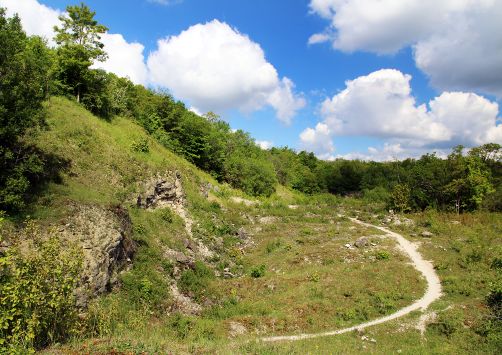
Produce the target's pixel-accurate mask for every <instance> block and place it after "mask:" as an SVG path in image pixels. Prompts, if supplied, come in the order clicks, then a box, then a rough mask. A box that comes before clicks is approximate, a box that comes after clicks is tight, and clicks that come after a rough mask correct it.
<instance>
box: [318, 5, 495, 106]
mask: <svg viewBox="0 0 502 355" xmlns="http://www.w3.org/2000/svg"><path fill="white" fill-rule="evenodd" d="M310 8H311V11H312V12H313V13H315V14H318V15H319V16H322V17H324V18H326V19H328V20H330V27H329V30H330V31H334V32H333V33H334V34H333V35H331V40H332V43H333V46H334V48H336V49H339V50H342V51H346V52H352V51H357V50H362V51H370V52H375V53H378V54H389V53H394V52H396V51H398V50H399V49H401V48H403V47H405V46H409V45H411V46H413V49H414V58H415V61H416V64H417V66H418V67H419V68H420V69H421V70H423V71H424V72H425V73H426V74H427V75H428V76H429V77H430V79H431V82H432V84H433V85H434V86H435V87H437V88H439V89H441V90H468V91H478V92H484V93H488V94H493V95H496V96H498V97H499V98H500V97H502V46H500V43H502V22H501V21H500V18H502V1H498V0H443V1H437V0H406V1H404V0H381V1H373V0H311V2H310ZM326 33H329V31H328V32H324V33H321V34H315V35H313V36H312V37H311V38H310V40H309V43H319V42H322V41H323V40H326V36H327V35H326Z"/></svg>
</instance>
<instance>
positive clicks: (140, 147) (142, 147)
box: [131, 137, 150, 153]
mask: <svg viewBox="0 0 502 355" xmlns="http://www.w3.org/2000/svg"><path fill="white" fill-rule="evenodd" d="M131 149H132V150H133V151H134V152H137V153H148V152H149V151H150V146H149V145H148V138H146V137H144V138H139V139H137V140H134V141H133V142H132V144H131Z"/></svg>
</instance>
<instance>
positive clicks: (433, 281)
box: [260, 218, 441, 342]
mask: <svg viewBox="0 0 502 355" xmlns="http://www.w3.org/2000/svg"><path fill="white" fill-rule="evenodd" d="M351 220H352V221H353V222H354V223H357V224H360V225H363V226H365V227H372V228H376V229H379V230H381V231H382V232H385V233H386V234H387V236H388V237H391V238H394V239H395V240H396V241H397V242H398V244H399V249H400V250H401V251H402V252H403V253H405V254H407V255H408V256H409V257H410V259H411V261H412V263H413V266H414V267H415V269H417V270H418V271H420V273H421V274H422V275H423V276H424V277H425V279H426V281H427V291H426V292H425V294H424V295H423V296H422V298H420V299H419V300H417V301H416V302H414V303H413V304H411V305H409V306H407V307H404V308H401V309H400V310H398V311H397V312H395V313H392V314H390V315H388V316H385V317H382V318H377V319H375V320H372V321H369V322H365V323H362V324H358V325H354V326H352V327H349V328H344V329H339V330H332V331H327V332H321V333H312V334H299V335H284V336H272V337H265V338H261V339H260V340H262V341H265V342H274V341H293V340H302V339H311V338H318V337H325V336H332V335H337V334H343V333H347V332H351V331H354V330H359V329H364V328H368V327H371V326H373V325H377V324H382V323H385V322H388V321H391V320H393V319H396V318H399V317H402V316H405V315H407V314H408V313H410V312H413V311H416V310H422V311H423V310H425V309H426V308H427V307H429V305H430V304H431V303H432V302H434V301H435V300H437V299H438V298H439V297H441V283H440V281H439V277H438V275H437V274H436V271H435V270H434V268H433V266H432V264H431V262H429V261H427V260H424V259H423V258H422V255H420V253H419V252H418V251H417V248H416V246H415V245H414V244H413V243H411V242H410V241H408V240H407V239H406V238H404V237H403V236H402V235H401V234H398V233H395V232H392V231H390V230H388V229H387V228H384V227H379V226H374V225H372V224H369V223H365V222H361V221H359V220H358V219H355V218H351Z"/></svg>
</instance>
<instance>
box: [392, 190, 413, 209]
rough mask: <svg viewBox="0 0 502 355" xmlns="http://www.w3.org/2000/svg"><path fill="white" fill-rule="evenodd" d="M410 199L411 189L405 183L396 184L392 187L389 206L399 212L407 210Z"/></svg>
mask: <svg viewBox="0 0 502 355" xmlns="http://www.w3.org/2000/svg"><path fill="white" fill-rule="evenodd" d="M410 200H411V189H410V187H409V186H408V185H406V184H397V185H396V186H394V188H393V189H392V194H391V207H392V208H393V209H395V210H396V211H399V212H409V211H410V210H411V208H410Z"/></svg>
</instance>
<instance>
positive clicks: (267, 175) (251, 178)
mask: <svg viewBox="0 0 502 355" xmlns="http://www.w3.org/2000/svg"><path fill="white" fill-rule="evenodd" d="M224 169H225V171H224V180H225V181H227V182H228V183H230V185H232V186H233V187H235V188H238V189H241V190H243V191H244V192H246V193H247V194H249V195H252V196H266V197H268V196H270V195H271V194H272V193H274V192H275V184H276V182H277V180H276V177H275V171H274V168H273V166H272V164H271V163H269V162H267V161H266V160H264V159H257V158H254V159H253V158H246V157H244V156H240V155H235V156H231V157H229V158H228V159H227V161H226V162H225V168H224Z"/></svg>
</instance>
